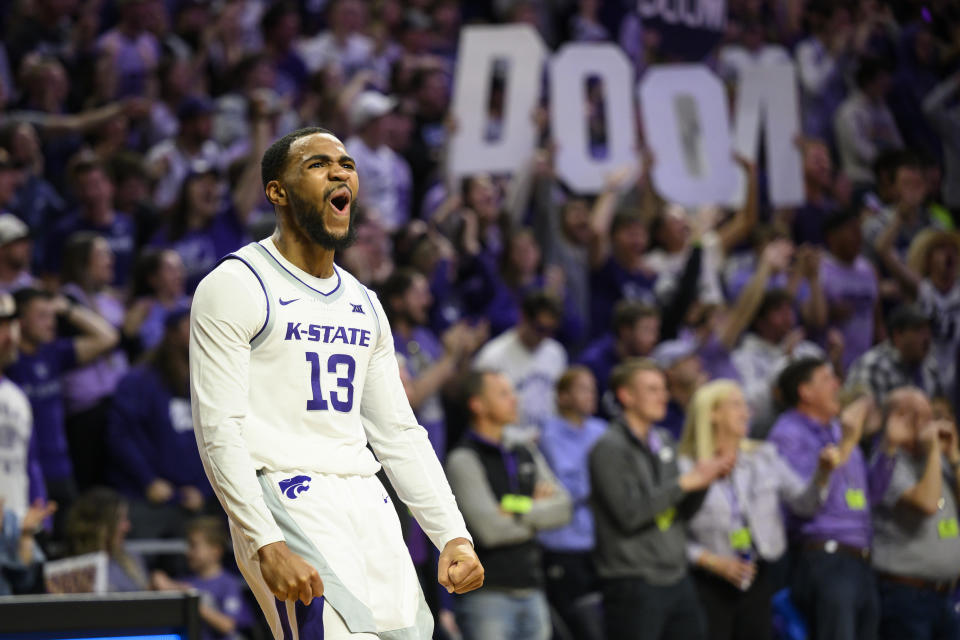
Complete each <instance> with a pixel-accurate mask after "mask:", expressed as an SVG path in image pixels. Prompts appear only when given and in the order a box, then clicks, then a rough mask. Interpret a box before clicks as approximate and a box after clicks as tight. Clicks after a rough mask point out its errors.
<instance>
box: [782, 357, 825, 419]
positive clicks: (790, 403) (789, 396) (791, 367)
mask: <svg viewBox="0 0 960 640" xmlns="http://www.w3.org/2000/svg"><path fill="white" fill-rule="evenodd" d="M825 364H827V361H826V360H824V359H823V358H800V359H799V360H796V361H794V362H791V363H790V364H788V365H787V366H786V368H785V369H784V370H783V371H781V372H780V375H779V376H777V392H778V395H779V400H780V402H781V403H783V404H784V405H785V406H787V407H789V408H791V409H792V408H794V407H796V406H797V403H798V402H800V385H802V384H806V383H808V382H810V379H811V378H812V377H813V372H814V371H816V370H817V369H819V368H820V367H822V366H823V365H825Z"/></svg>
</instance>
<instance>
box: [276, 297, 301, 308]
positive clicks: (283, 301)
mask: <svg viewBox="0 0 960 640" xmlns="http://www.w3.org/2000/svg"><path fill="white" fill-rule="evenodd" d="M299 299H300V298H294V299H293V300H284V299H283V298H280V305H281V306H284V307H285V306H287V305H288V304H290V303H291V302H296V301H297V300H299Z"/></svg>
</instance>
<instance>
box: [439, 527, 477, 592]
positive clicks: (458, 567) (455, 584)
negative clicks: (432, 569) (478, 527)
mask: <svg viewBox="0 0 960 640" xmlns="http://www.w3.org/2000/svg"><path fill="white" fill-rule="evenodd" d="M437 580H439V581H440V584H441V586H443V587H444V588H445V589H446V590H447V591H448V592H450V593H466V592H467V591H473V590H474V589H479V588H480V587H482V586H483V565H482V564H480V559H479V558H477V552H476V551H474V550H473V545H472V544H470V541H469V540H467V539H466V538H454V539H453V540H451V541H450V542H448V543H447V544H446V545H444V547H443V551H442V552H441V553H440V562H439V564H438V565H437Z"/></svg>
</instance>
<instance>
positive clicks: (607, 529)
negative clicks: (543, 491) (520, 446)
mask: <svg viewBox="0 0 960 640" xmlns="http://www.w3.org/2000/svg"><path fill="white" fill-rule="evenodd" d="M610 388H611V389H612V390H613V392H614V394H615V395H616V398H617V400H618V401H619V403H620V405H621V406H622V407H623V413H622V415H621V417H620V418H618V419H617V420H615V421H614V422H613V423H611V425H610V428H609V429H608V430H607V432H606V433H605V434H604V435H603V436H602V437H601V438H600V439H599V440H598V441H597V443H596V445H594V448H593V450H592V451H591V452H590V483H591V487H592V491H593V496H592V498H591V500H592V507H593V514H594V518H595V520H596V535H597V546H596V559H597V573H598V574H599V575H600V578H601V580H602V581H603V596H604V613H605V618H606V625H607V637H608V639H609V640H621V639H623V640H659V639H661V638H662V639H664V640H666V639H668V638H684V639H685V640H701V639H705V638H706V628H705V622H704V617H703V613H702V612H701V609H700V604H699V602H698V601H697V596H696V592H695V591H694V587H693V583H692V581H691V580H690V577H689V576H688V574H687V559H686V553H685V545H686V535H685V533H684V527H683V523H684V521H685V520H687V519H688V518H690V517H691V516H692V515H693V514H694V513H695V512H696V511H697V509H699V508H700V504H701V503H702V502H703V497H704V490H705V489H706V488H707V487H708V486H710V483H711V482H713V481H714V480H715V479H716V478H718V477H720V476H722V475H725V474H727V473H729V472H730V469H731V468H732V467H733V462H734V459H733V457H727V458H713V459H710V460H704V461H701V462H698V463H697V466H696V467H694V468H693V469H692V470H690V471H689V472H687V473H685V474H683V475H680V473H679V470H678V467H677V453H676V447H675V444H674V441H673V439H672V438H671V436H670V434H669V432H667V431H666V430H664V429H659V428H656V427H654V426H653V425H654V424H655V423H657V422H659V421H660V420H662V419H663V417H664V415H665V414H666V410H667V400H668V393H667V387H666V381H665V379H664V375H663V372H661V371H660V369H659V368H658V367H657V365H656V364H655V363H653V362H652V361H650V360H646V359H639V358H638V359H631V360H627V361H625V362H623V363H622V364H620V365H619V366H617V367H616V368H615V369H614V370H613V373H612V374H611V377H610Z"/></svg>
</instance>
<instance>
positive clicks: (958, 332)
mask: <svg viewBox="0 0 960 640" xmlns="http://www.w3.org/2000/svg"><path fill="white" fill-rule="evenodd" d="M917 305H918V306H919V307H920V308H921V309H923V312H924V313H926V314H927V316H929V317H930V318H931V319H932V320H933V342H932V344H931V345H930V353H932V354H933V356H934V357H935V358H936V359H937V367H938V368H939V369H940V371H941V373H942V374H943V380H944V384H945V385H946V388H947V389H953V382H954V380H955V379H956V357H957V353H958V349H960V283H957V284H955V285H953V288H952V289H950V290H949V291H947V292H946V293H941V292H940V291H939V290H938V289H937V288H936V287H934V286H933V283H932V282H930V281H929V280H927V279H926V278H924V279H923V280H922V281H921V282H920V287H919V288H918V289H917Z"/></svg>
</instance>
